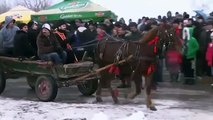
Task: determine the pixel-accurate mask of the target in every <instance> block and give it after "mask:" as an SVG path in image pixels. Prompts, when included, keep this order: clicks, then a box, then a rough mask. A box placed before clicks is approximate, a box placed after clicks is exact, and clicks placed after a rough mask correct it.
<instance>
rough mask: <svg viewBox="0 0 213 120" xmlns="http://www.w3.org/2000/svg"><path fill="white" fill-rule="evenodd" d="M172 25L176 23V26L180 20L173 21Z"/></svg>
mask: <svg viewBox="0 0 213 120" xmlns="http://www.w3.org/2000/svg"><path fill="white" fill-rule="evenodd" d="M172 23H173V24H175V23H176V24H179V23H180V20H179V19H174V20H173V22H172Z"/></svg>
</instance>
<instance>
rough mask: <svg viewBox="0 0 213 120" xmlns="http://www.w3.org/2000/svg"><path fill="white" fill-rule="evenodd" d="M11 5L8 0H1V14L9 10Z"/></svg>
mask: <svg viewBox="0 0 213 120" xmlns="http://www.w3.org/2000/svg"><path fill="white" fill-rule="evenodd" d="M9 9H10V6H9V5H8V4H7V2H6V0H1V2H0V14H1V13H4V12H6V11H8V10H9Z"/></svg>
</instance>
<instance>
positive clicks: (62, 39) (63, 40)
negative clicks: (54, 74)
mask: <svg viewBox="0 0 213 120" xmlns="http://www.w3.org/2000/svg"><path fill="white" fill-rule="evenodd" d="M54 34H55V36H56V39H57V40H58V42H59V43H60V45H61V47H62V48H63V49H64V50H66V49H67V44H69V41H68V39H67V36H66V31H62V30H58V31H56V32H54Z"/></svg>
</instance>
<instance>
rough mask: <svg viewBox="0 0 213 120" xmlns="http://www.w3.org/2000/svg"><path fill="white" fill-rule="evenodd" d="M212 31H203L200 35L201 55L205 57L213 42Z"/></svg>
mask: <svg viewBox="0 0 213 120" xmlns="http://www.w3.org/2000/svg"><path fill="white" fill-rule="evenodd" d="M211 32H212V31H206V30H203V31H202V32H201V35H200V41H198V42H199V48H200V50H199V51H200V53H201V54H203V55H204V56H205V54H206V50H207V47H208V44H209V43H210V42H211V38H210V34H211Z"/></svg>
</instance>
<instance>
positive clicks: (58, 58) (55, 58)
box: [39, 51, 67, 64]
mask: <svg viewBox="0 0 213 120" xmlns="http://www.w3.org/2000/svg"><path fill="white" fill-rule="evenodd" d="M39 58H40V59H41V60H47V61H48V60H50V61H52V62H53V63H55V64H63V63H65V62H66V59H67V53H66V52H65V51H63V52H62V53H61V55H59V54H58V53H57V52H51V53H48V54H42V55H40V56H39Z"/></svg>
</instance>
